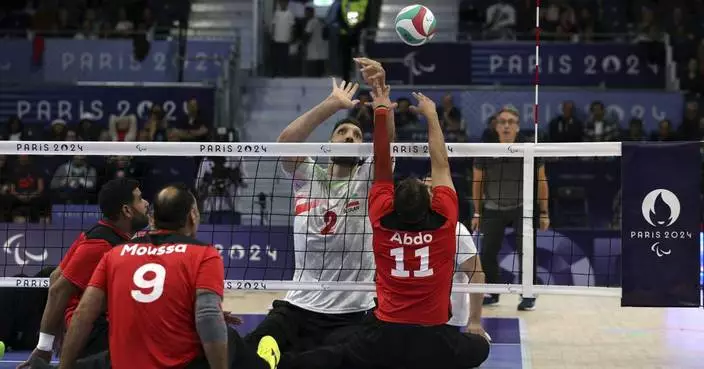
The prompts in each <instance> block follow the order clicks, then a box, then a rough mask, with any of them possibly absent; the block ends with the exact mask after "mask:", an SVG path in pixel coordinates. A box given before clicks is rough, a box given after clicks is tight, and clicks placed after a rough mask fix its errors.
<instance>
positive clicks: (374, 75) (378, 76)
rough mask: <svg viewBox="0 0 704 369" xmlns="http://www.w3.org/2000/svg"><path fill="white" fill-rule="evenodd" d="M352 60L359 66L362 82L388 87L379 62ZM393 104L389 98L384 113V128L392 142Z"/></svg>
mask: <svg viewBox="0 0 704 369" xmlns="http://www.w3.org/2000/svg"><path fill="white" fill-rule="evenodd" d="M354 61H355V63H357V65H358V66H359V67H361V72H362V77H363V78H364V83H366V84H367V85H369V86H372V87H374V86H377V85H379V86H381V87H383V88H384V89H386V88H387V87H388V86H387V85H386V71H385V70H384V67H383V66H382V65H381V63H379V62H378V61H376V60H372V59H369V58H355V59H354ZM372 104H373V103H372ZM395 105H396V104H392V103H391V100H390V99H389V101H388V105H387V106H388V108H389V109H388V112H387V114H386V129H387V132H388V135H389V140H390V141H391V142H393V141H394V140H395V138H396V124H395V122H394V116H395V115H394V109H395Z"/></svg>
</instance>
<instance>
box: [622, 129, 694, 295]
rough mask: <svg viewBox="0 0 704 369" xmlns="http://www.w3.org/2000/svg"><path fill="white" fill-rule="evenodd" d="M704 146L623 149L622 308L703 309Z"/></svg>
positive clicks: (637, 145) (627, 146)
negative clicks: (703, 153)
mask: <svg viewBox="0 0 704 369" xmlns="http://www.w3.org/2000/svg"><path fill="white" fill-rule="evenodd" d="M700 146H701V145H700V144H699V143H698V142H689V143H667V144H654V143H650V144H648V143H645V144H642V143H624V144H623V148H622V151H623V156H622V159H621V172H622V176H621V178H622V180H621V181H622V188H623V195H622V201H623V213H622V217H623V218H622V226H621V237H622V239H623V242H624V247H623V260H622V265H623V266H622V268H623V283H622V284H623V286H622V288H623V294H622V297H621V305H622V306H640V307H698V306H700V294H701V286H700V258H701V255H700V246H699V232H700V222H701V214H702V213H701V198H700V196H701V194H700V191H701V175H700V174H699V173H700V172H701V168H702V157H701V154H700V151H699V150H700ZM683 173H688V174H689V175H682V174H683Z"/></svg>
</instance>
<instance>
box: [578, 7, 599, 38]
mask: <svg viewBox="0 0 704 369" xmlns="http://www.w3.org/2000/svg"><path fill="white" fill-rule="evenodd" d="M577 26H578V27H579V39H580V41H582V42H593V41H594V35H595V34H596V33H598V32H600V31H601V30H600V27H599V22H598V20H597V19H595V18H594V15H593V13H592V11H591V10H589V8H588V7H583V8H582V9H580V11H579V19H578V21H577Z"/></svg>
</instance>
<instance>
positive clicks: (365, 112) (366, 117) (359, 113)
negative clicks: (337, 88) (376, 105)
mask: <svg viewBox="0 0 704 369" xmlns="http://www.w3.org/2000/svg"><path fill="white" fill-rule="evenodd" d="M370 101H371V98H370V97H369V94H368V93H367V92H360V93H359V104H357V106H355V107H354V108H352V109H351V110H350V115H349V116H350V118H353V119H355V120H356V121H358V122H359V125H360V126H361V128H362V132H364V133H367V132H372V127H373V123H374V111H373V110H372V107H371V106H369V105H367V103H368V102H370Z"/></svg>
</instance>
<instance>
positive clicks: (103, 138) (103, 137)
mask: <svg viewBox="0 0 704 369" xmlns="http://www.w3.org/2000/svg"><path fill="white" fill-rule="evenodd" d="M98 141H100V142H107V141H112V137H110V131H108V130H107V129H103V130H101V131H100V134H99V135H98Z"/></svg>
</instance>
